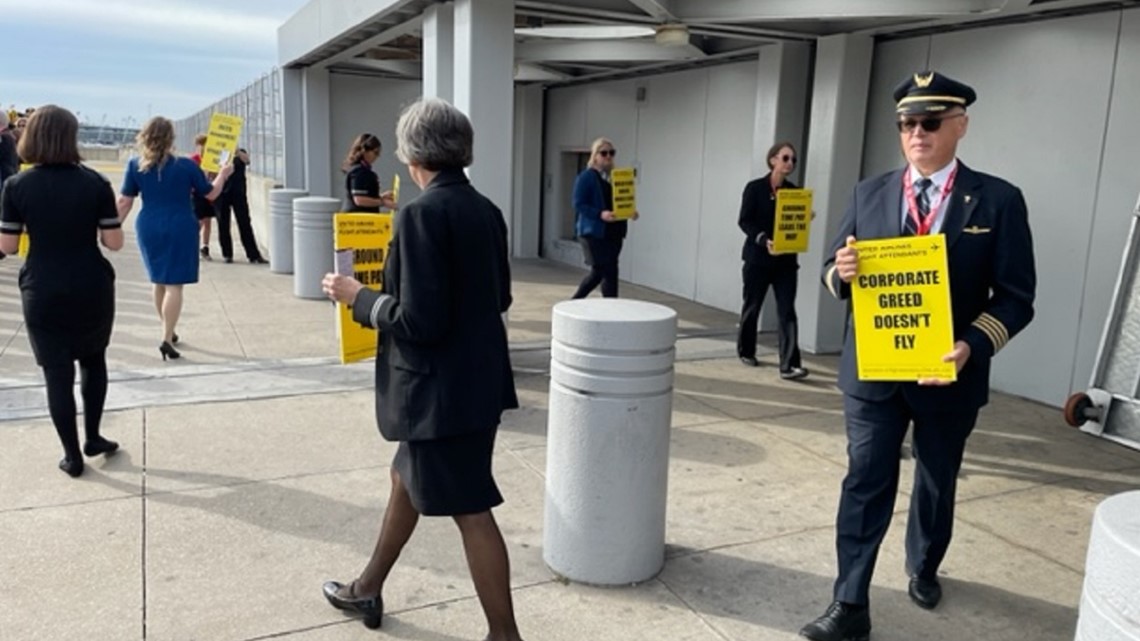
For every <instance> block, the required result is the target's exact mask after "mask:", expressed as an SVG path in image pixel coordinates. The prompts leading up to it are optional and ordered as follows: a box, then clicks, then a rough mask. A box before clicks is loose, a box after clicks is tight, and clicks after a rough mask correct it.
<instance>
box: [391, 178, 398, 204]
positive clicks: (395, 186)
mask: <svg viewBox="0 0 1140 641" xmlns="http://www.w3.org/2000/svg"><path fill="white" fill-rule="evenodd" d="M392 202H394V203H396V205H397V206H399V204H400V174H396V175H395V176H392Z"/></svg>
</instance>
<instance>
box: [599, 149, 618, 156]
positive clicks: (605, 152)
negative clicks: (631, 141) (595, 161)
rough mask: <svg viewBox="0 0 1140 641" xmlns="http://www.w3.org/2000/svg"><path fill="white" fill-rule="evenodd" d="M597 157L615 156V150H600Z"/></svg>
mask: <svg viewBox="0 0 1140 641" xmlns="http://www.w3.org/2000/svg"><path fill="white" fill-rule="evenodd" d="M598 155H599V156H616V155H617V150H616V149H602V150H599V151H598Z"/></svg>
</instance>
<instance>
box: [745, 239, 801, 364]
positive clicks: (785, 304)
mask: <svg viewBox="0 0 1140 641" xmlns="http://www.w3.org/2000/svg"><path fill="white" fill-rule="evenodd" d="M743 272H744V308H743V309H742V310H741V312H740V334H739V335H738V336H737V337H736V353H737V355H739V356H744V357H755V356H756V325H757V323H758V322H759V320H760V307H761V305H763V304H764V297H765V296H766V295H767V294H768V288H769V287H771V288H772V292H773V293H774V294H775V295H776V316H777V317H778V318H779V341H780V371H781V372H786V371H788V370H790V369H792V368H793V367H799V366H800V330H799V322H798V320H797V318H796V269H795V268H792V267H785V266H780V267H773V266H772V265H770V264H763V263H760V262H759V261H744V270H743Z"/></svg>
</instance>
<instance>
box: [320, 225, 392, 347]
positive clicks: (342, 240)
mask: <svg viewBox="0 0 1140 641" xmlns="http://www.w3.org/2000/svg"><path fill="white" fill-rule="evenodd" d="M333 230H334V241H333V247H334V250H335V255H336V273H337V274H340V275H341V276H352V277H353V278H355V279H356V280H358V281H360V283H361V284H362V285H364V286H365V287H369V288H371V289H377V290H378V289H380V288H381V287H382V286H383V285H384V261H385V259H387V257H388V243H390V242H391V240H392V215H391V214H348V213H341V214H336V215H335V216H334V217H333ZM336 307H337V310H336V332H337V339H338V341H339V343H340V362H341V363H346V364H347V363H353V362H356V361H361V360H364V359H366V358H373V357H375V356H376V343H377V332H376V330H374V329H369V328H367V327H363V326H361V325H359V324H357V322H356V321H354V320H353V319H352V307H351V306H349V305H345V304H344V303H337V306H336Z"/></svg>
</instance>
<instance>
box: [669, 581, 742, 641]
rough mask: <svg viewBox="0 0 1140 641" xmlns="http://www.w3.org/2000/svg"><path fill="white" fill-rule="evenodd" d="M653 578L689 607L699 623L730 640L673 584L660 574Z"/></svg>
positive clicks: (730, 639)
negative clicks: (674, 587) (675, 588)
mask: <svg viewBox="0 0 1140 641" xmlns="http://www.w3.org/2000/svg"><path fill="white" fill-rule="evenodd" d="M653 580H654V581H656V582H657V583H659V584H661V586H662V587H664V588H665V590H666V591H668V592H669V594H672V595H673V598H674V599H677V600H678V601H679V602H681V603H682V604H684V606H685V607H686V608H688V609H689V612H692V613H693V614H694V615H695V616H696V617H697V618H698V619H700V621H701V623H703V624H704V625H705V627H706V628H708V629H709V631H710V632H712V633H713V634H715V635H716V636H718V637H720V638H721V639H724V641H732V637H730V636H728V635H727V634H725V633H724V632H722V631H721V629H720V628H718V627H716V625H715V624H714V623H713V622H712V621H710V620H709V618H708V617H706V616H705V615H704V614H703V613H701V611H700V610H697V609H696V608H695V607H693V604H691V603H689V602H688V601H686V600H685V597H683V596H681V595H680V594H679V593H678V592H677V591H676V590H674V589H673V586H671V585H669V583H668V582H667V581H665V579H662V578H661V577H660V576H658V577H655V578H654V579H653Z"/></svg>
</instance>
